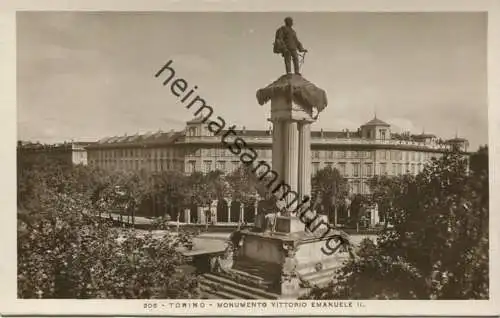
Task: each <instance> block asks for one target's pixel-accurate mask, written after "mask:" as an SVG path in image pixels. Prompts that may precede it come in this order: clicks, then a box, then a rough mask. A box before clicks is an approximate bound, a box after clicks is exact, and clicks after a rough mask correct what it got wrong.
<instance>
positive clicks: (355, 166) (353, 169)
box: [352, 163, 359, 177]
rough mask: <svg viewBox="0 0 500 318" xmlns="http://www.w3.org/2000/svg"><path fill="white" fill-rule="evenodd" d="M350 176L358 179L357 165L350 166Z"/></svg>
mask: <svg viewBox="0 0 500 318" xmlns="http://www.w3.org/2000/svg"><path fill="white" fill-rule="evenodd" d="M352 175H353V177H359V163H353V164H352Z"/></svg>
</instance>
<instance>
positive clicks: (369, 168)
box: [365, 163, 373, 177]
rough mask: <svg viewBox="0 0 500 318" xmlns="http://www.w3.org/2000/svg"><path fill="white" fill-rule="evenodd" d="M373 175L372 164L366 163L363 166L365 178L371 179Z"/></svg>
mask: <svg viewBox="0 0 500 318" xmlns="http://www.w3.org/2000/svg"><path fill="white" fill-rule="evenodd" d="M372 175H373V164H371V163H366V164H365V176H367V177H371V176H372Z"/></svg>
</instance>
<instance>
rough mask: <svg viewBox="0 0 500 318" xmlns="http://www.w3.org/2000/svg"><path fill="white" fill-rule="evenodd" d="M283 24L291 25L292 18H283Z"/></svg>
mask: <svg viewBox="0 0 500 318" xmlns="http://www.w3.org/2000/svg"><path fill="white" fill-rule="evenodd" d="M285 25H286V26H292V25H293V19H292V18H291V17H286V18H285Z"/></svg>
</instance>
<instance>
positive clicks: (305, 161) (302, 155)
mask: <svg viewBox="0 0 500 318" xmlns="http://www.w3.org/2000/svg"><path fill="white" fill-rule="evenodd" d="M298 170H299V177H298V179H299V180H298V193H299V198H300V199H302V198H303V197H304V196H305V195H307V196H311V123H310V122H309V121H302V122H301V123H300V124H299V169H298Z"/></svg>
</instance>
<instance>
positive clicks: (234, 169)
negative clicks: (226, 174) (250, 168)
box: [232, 161, 240, 171]
mask: <svg viewBox="0 0 500 318" xmlns="http://www.w3.org/2000/svg"><path fill="white" fill-rule="evenodd" d="M232 165H233V167H232V170H233V171H236V170H238V167H239V165H240V162H239V161H233V162H232Z"/></svg>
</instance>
